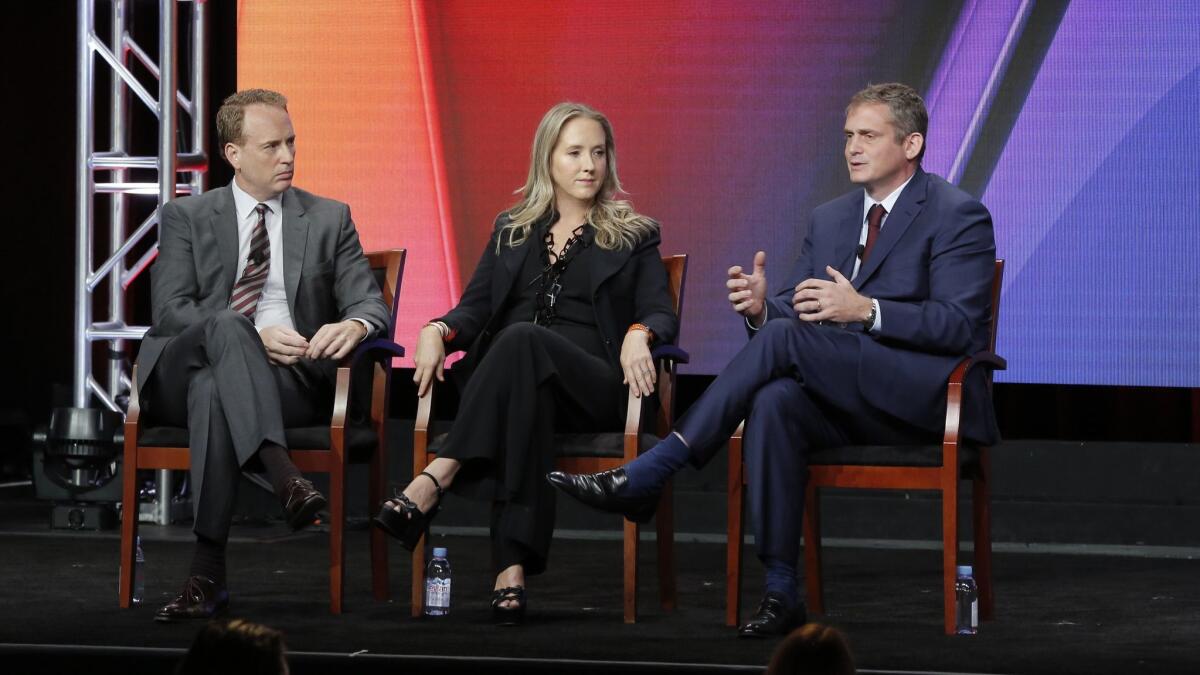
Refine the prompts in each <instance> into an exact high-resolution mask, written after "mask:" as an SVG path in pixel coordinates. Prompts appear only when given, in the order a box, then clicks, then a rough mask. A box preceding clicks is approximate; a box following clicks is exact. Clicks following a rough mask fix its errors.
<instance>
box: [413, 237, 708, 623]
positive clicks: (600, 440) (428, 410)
mask: <svg viewBox="0 0 1200 675" xmlns="http://www.w3.org/2000/svg"><path fill="white" fill-rule="evenodd" d="M663 265H664V266H666V268H667V276H668V286H669V289H670V292H671V300H672V303H673V305H674V308H675V314H676V316H680V315H681V313H682V311H683V285H684V279H685V277H686V275H687V256H686V255H675V256H667V257H664V258H663ZM652 355H653V356H654V358H655V360H656V361H657V362H658V400H659V406H658V412H657V417H656V419H655V420H654V423H653V426H651V420H649V419H648V418H649V415H647V414H646V412H647V408H648V407H649V406H648V405H647V398H638V397H635V396H634V395H633V394H630V395H629V404H628V406H629V407H628V410H627V412H626V417H625V430H624V432H612V433H593V434H556V435H555V446H556V447H557V448H558V451H559V456H558V458H557V460H556V461H555V467H556V468H558V469H561V470H563V471H570V472H572V473H592V472H596V471H606V470H608V469H615V468H617V467H619V466H621V465H623V464H626V463H628V462H630V461H632V460H633V459H634V458H635V457H637V456H638V454H640V453H641V452H643V451H644V450H646V449H647V448H649V447H651V446H653V445H654V444H655V443H657V442H658V440H659V438H660V437H662V436H665V435H666V434H667V433H669V432H670V429H671V425H672V423H673V413H674V402H675V399H674V392H675V374H676V372H675V371H676V366H677V365H678V364H680V363H687V362H688V355H687V353H686V352H684V351H683V350H681V349H679V348H678V347H675V346H674V345H662V346H659V347H658V348H656V349H654V351H653V352H652ZM432 411H433V389H430V391H429V393H428V394H427V395H426V396H425V397H424V398H420V399H418V400H417V419H416V424H415V428H414V431H413V474H412V475H414V476H416V475H417V474H419V473H421V472H422V471H424V470H425V467H426V466H427V465H428V464H429V462H431V461H433V460H434V458H436V457H437V449H438V448H439V447H440V446H441V443H442V441H443V439H444V438H445V433H444V431H445V429H441V428H435V427H434V426H431V421H430V418H431V416H432ZM435 426H443V425H440V424H439V425H435ZM624 526H625V531H624V620H625V623H634V622H635V621H636V620H637V588H638V570H637V560H638V535H639V530H640V526H639V525H638V524H636V523H631V522H629V521H628V520H626V521H624ZM655 527H656V530H657V542H658V592H659V601H660V602H661V603H662V606H663V608H664V609H668V610H672V609H674V608H675V601H676V592H675V560H674V551H675V527H674V513H673V511H672V499H671V487H670V485H669V484H668V486H667V488H666V489H665V490H664V491H663V495H662V501H661V502H659V506H658V511H657V515H656V516H655ZM412 561H413V564H412V615H413V616H414V617H416V616H420V614H421V612H422V610H423V608H424V601H425V594H424V590H425V585H424V578H423V574H424V571H425V549H424V540H422V541H421V542H420V543H418V544H417V546H416V548H414V549H413V552H412Z"/></svg>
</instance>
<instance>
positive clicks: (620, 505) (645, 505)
mask: <svg viewBox="0 0 1200 675" xmlns="http://www.w3.org/2000/svg"><path fill="white" fill-rule="evenodd" d="M546 480H548V481H550V484H551V485H553V486H554V487H556V488H558V489H559V490H562V491H563V492H565V493H567V494H569V495H571V496H572V497H574V498H575V499H578V500H579V501H581V502H583V503H584V504H587V505H588V506H591V507H592V508H596V509H600V510H601V511H609V512H611V513H619V514H621V515H623V516H625V517H626V518H628V519H629V520H631V521H633V522H635V523H644V522H646V521H648V520H650V519H651V518H653V517H654V510H655V509H656V508H657V507H658V498H659V496H660V494H659V493H657V492H655V493H654V494H651V495H647V496H644V497H622V496H621V494H620V493H621V488H623V487H625V485H626V483H628V482H629V478H628V477H627V476H626V475H625V469H623V468H616V469H610V470H608V471H601V472H600V473H579V474H575V473H565V472H563V471H551V472H550V473H549V474H547V476H546Z"/></svg>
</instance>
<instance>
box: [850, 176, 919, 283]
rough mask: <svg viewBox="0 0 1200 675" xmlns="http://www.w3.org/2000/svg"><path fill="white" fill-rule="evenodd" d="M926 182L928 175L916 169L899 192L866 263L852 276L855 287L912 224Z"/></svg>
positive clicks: (863, 280)
mask: <svg viewBox="0 0 1200 675" xmlns="http://www.w3.org/2000/svg"><path fill="white" fill-rule="evenodd" d="M928 183H929V176H928V175H927V174H926V173H925V172H924V171H922V170H920V169H917V173H916V174H915V175H913V177H912V181H911V182H909V184H908V187H906V188H904V192H901V193H900V198H899V199H897V200H896V205H895V206H894V207H893V208H892V212H891V213H889V214H888V216H887V219H886V220H884V221H883V229H882V230H880V231H879V238H878V239H876V240H875V247H874V248H872V249H871V257H870V258H868V259H867V262H866V264H864V265H863V266H862V269H860V270H859V271H858V276H857V277H855V278H854V282H853V283H854V288H855V289H859V288H862V286H863V284H864V283H866V281H867V279H870V278H871V275H872V274H874V273H875V270H877V269H879V265H880V264H882V262H883V259H884V258H886V257H887V255H888V253H890V252H891V250H892V248H893V247H894V246H895V245H896V242H898V241H900V238H901V237H903V236H904V233H905V231H907V230H908V226H909V225H912V222H913V219H914V218H916V217H917V214H918V213H920V212H921V208H922V206H924V204H925V192H926V188H927V186H928ZM860 207H861V205H860Z"/></svg>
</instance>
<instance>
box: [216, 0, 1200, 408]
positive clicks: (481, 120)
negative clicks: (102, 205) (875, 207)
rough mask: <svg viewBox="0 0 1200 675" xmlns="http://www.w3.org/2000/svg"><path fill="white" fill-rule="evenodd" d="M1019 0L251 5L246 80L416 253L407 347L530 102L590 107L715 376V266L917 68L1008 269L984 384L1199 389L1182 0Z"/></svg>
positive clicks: (748, 246) (507, 156) (825, 186)
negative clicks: (285, 103) (863, 102)
mask: <svg viewBox="0 0 1200 675" xmlns="http://www.w3.org/2000/svg"><path fill="white" fill-rule="evenodd" d="M1022 4H1023V3H1022V2H1020V0H989V1H988V2H983V1H981V0H980V1H975V0H964V1H962V2H920V3H914V2H904V1H901V0H892V1H888V0H874V1H870V2H865V1H864V2H849V3H829V2H796V1H795V0H784V1H777V2H776V1H763V2H755V3H745V2H741V1H740V0H711V1H707V2H702V1H688V0H660V1H659V2H653V3H647V2H643V1H640V0H617V1H613V2H600V3H597V2H585V1H576V0H555V1H545V2H541V1H531V2H491V1H486V0H442V1H439V2H420V1H397V0H387V1H380V2H355V3H328V2H324V1H322V0H306V1H300V2H298V1H296V0H256V1H255V2H243V3H242V4H241V5H240V7H239V17H238V20H239V25H238V31H239V32H238V84H239V86H241V87H245V86H258V85H262V86H272V87H277V88H280V89H282V90H283V91H285V92H286V93H287V94H288V95H289V97H290V98H291V100H292V112H293V117H294V118H295V120H296V123H297V127H298V129H297V131H298V134H299V137H300V141H299V145H300V148H301V150H300V162H299V164H298V177H297V182H298V184H299V185H300V186H302V187H307V188H309V189H312V190H314V191H316V192H318V193H323V194H328V195H331V196H334V197H338V198H341V199H344V200H346V201H348V202H350V203H351V204H352V206H353V208H354V213H355V215H356V220H357V222H358V224H359V226H360V229H361V231H362V233H363V239H364V242H365V243H366V245H367V246H368V247H380V246H405V247H407V248H409V249H410V251H411V257H410V261H411V262H410V264H409V266H408V268H407V274H406V277H407V278H406V279H405V289H404V294H403V297H402V303H403V306H402V310H401V311H402V313H403V315H404V316H405V317H406V320H405V322H404V323H402V325H401V326H400V328H399V337H400V339H401V340H402V341H408V342H411V339H412V336H413V335H415V332H416V328H417V326H419V325H420V324H421V323H423V322H424V321H425V320H426V319H428V318H429V317H432V316H435V315H437V314H440V313H442V312H443V311H445V309H446V308H447V307H449V306H450V305H451V304H452V303H453V302H454V301H455V300H456V298H457V296H458V293H459V292H460V289H461V287H462V284H463V282H464V280H465V279H466V278H467V277H468V276H469V274H470V272H471V270H472V269H473V267H474V265H475V262H476V260H477V258H478V255H479V252H480V250H481V248H482V246H483V243H484V241H485V240H486V237H487V233H488V232H489V229H490V226H491V222H492V219H493V217H494V216H495V215H496V213H497V212H498V211H500V210H501V209H503V208H505V207H506V206H508V205H509V204H511V203H512V202H513V200H514V196H513V194H512V192H513V190H514V189H515V188H516V187H518V186H519V185H520V184H521V183H522V182H523V180H524V175H525V171H526V168H527V164H528V155H529V145H530V141H531V138H532V135H533V130H534V128H535V126H536V124H537V121H538V119H539V118H540V116H541V114H542V113H543V112H544V111H545V110H546V109H547V108H548V107H549V106H550V105H552V104H553V103H555V102H557V101H560V100H580V101H584V102H587V103H589V104H591V105H593V106H595V107H597V108H599V109H600V110H602V111H604V112H605V113H607V114H608V115H609V117H610V118H611V119H612V121H613V124H614V126H615V129H616V134H617V142H618V146H617V147H618V155H619V159H620V165H619V166H620V174H621V178H622V180H623V181H624V183H625V186H626V188H627V190H628V191H629V193H630V195H631V199H632V200H633V201H634V203H635V204H636V205H637V207H638V208H639V210H642V211H644V212H645V213H648V214H650V215H652V216H654V217H656V218H658V219H660V220H661V221H662V223H663V224H664V247H663V250H664V252H665V253H680V252H684V253H688V254H690V255H691V256H692V260H691V270H690V277H689V283H688V286H689V287H688V305H687V308H686V311H685V316H684V325H683V337H684V340H685V341H686V343H687V346H688V348H689V349H690V351H691V352H692V354H693V357H694V358H693V361H692V365H691V366H690V367H689V369H688V370H687V372H692V373H714V372H716V371H718V370H719V369H720V368H721V366H722V365H723V364H724V363H725V362H726V361H727V359H728V357H729V354H730V353H731V352H732V351H733V350H735V349H736V348H737V346H738V345H739V344H740V343H741V342H742V340H744V335H743V331H742V329H741V327H740V324H739V322H738V321H737V320H736V318H735V317H734V316H733V315H732V314H731V313H730V312H729V310H728V309H727V304H726V302H725V301H724V295H725V291H724V287H723V281H724V270H725V269H726V268H727V267H729V266H730V265H733V264H743V265H745V264H748V263H749V262H750V260H751V257H752V256H753V254H754V251H755V250H756V249H758V248H762V249H765V250H766V251H767V255H768V271H769V273H770V272H774V274H775V275H776V279H778V278H780V277H781V276H782V274H783V273H784V270H785V269H786V268H787V267H788V266H789V264H790V262H791V259H792V257H793V256H794V255H795V254H796V252H797V250H798V248H799V244H800V241H801V239H802V238H803V236H804V233H805V230H806V228H807V223H806V218H807V213H808V212H809V211H810V210H811V209H812V208H813V207H814V206H816V205H817V204H819V203H820V202H822V201H825V200H827V199H830V198H832V197H835V196H837V195H838V194H840V193H842V192H844V191H845V190H848V189H850V186H849V184H848V183H847V182H846V178H845V168H844V163H843V160H842V157H841V126H842V122H843V119H844V106H845V102H846V100H847V99H848V97H849V96H850V95H851V94H853V93H854V92H855V91H856V90H858V89H859V88H861V87H862V86H863V85H865V84H866V83H868V82H881V81H887V80H902V81H906V82H910V83H912V84H913V85H915V86H916V87H918V88H919V89H920V90H921V91H922V92H923V94H924V95H925V96H926V100H927V102H928V104H929V107H930V110H931V115H932V121H931V131H930V134H929V139H928V141H929V142H928V145H929V153H928V156H927V158H926V167H927V169H929V170H930V171H932V172H935V173H938V174H942V175H945V176H948V177H949V178H950V179H951V180H955V181H957V182H959V183H960V184H962V185H963V186H964V188H966V189H968V190H969V191H971V192H973V193H974V194H976V195H977V196H979V197H981V198H982V199H983V201H984V203H985V204H987V205H988V206H989V207H990V209H991V210H992V213H993V216H994V218H995V222H996V236H997V243H998V247H999V255H1000V256H1002V257H1005V258H1007V259H1008V261H1009V264H1008V268H1007V278H1006V284H1005V289H1004V303H1003V308H1004V311H1003V313H1002V325H1001V330H1000V335H1001V338H1000V345H999V349H1000V351H1001V352H1002V353H1003V354H1004V355H1005V356H1006V357H1008V359H1009V363H1010V369H1009V371H1008V372H1006V373H1004V374H1002V375H1001V379H1003V380H1006V381H1011V382H1026V383H1059V384H1121V385H1151V386H1175V387H1196V386H1200V340H1198V339H1197V338H1196V335H1197V334H1200V282H1197V280H1196V274H1195V271H1194V270H1195V262H1194V261H1195V260H1196V259H1197V258H1198V257H1200V216H1198V215H1197V211H1196V209H1195V208H1194V207H1193V205H1192V204H1193V202H1194V201H1195V193H1196V188H1197V187H1198V184H1197V176H1198V175H1200V160H1198V159H1197V155H1196V153H1195V148H1196V147H1197V146H1198V145H1200V144H1198V143H1197V140H1200V139H1198V134H1200V125H1197V120H1198V119H1200V114H1198V113H1200V68H1198V67H1200V40H1197V39H1196V32H1195V29H1196V27H1197V26H1198V25H1200V5H1197V4H1195V3H1190V2H1175V3H1171V2H1137V3H1129V2H1087V1H1079V2H1074V3H1071V4H1070V5H1069V6H1068V5H1066V4H1065V3H1033V4H1036V7H1035V8H1034V9H1033V10H1031V11H1030V12H1029V13H1028V14H1022V12H1021V6H1022ZM1005 55H1008V56H1009V57H1010V59H1008V60H1006V59H1005ZM1006 63H1007V64H1008V67H1007V68H1004V67H1002V65H1003V64H1006ZM989 83H990V85H991V86H990V88H989ZM989 90H990V91H995V92H996V95H995V96H994V97H989V96H987V95H986V92H988V91H989ZM885 320H886V317H885Z"/></svg>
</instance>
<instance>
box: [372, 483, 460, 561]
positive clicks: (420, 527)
mask: <svg viewBox="0 0 1200 675" xmlns="http://www.w3.org/2000/svg"><path fill="white" fill-rule="evenodd" d="M417 475H418V476H425V477H426V478H428V479H429V480H431V481H433V486H434V487H435V488H437V501H436V502H434V503H433V506H431V507H430V508H429V512H428V513H426V512H423V511H421V509H418V508H417V505H416V504H415V503H413V501H412V500H411V499H409V498H408V495H405V494H404V493H403V492H401V491H397V492H396V494H395V496H393V497H392V498H391V499H390V500H388V501H391V502H393V503H396V504H399V505H400V510H399V511H397V510H396V509H395V508H394V507H390V506H388V505H387V504H386V503H385V504H384V505H383V506H382V507H381V508H380V509H379V515H377V516H375V517H374V518H372V519H371V522H372V523H374V524H375V525H376V526H377V527H379V528H380V529H382V530H383V531H384V532H387V533H388V534H390V535H392V536H393V537H395V538H396V539H399V540H400V545H401V546H403V547H404V548H406V549H408V550H410V551H411V550H413V548H415V547H416V545H417V542H419V541H421V536H422V535H424V534H425V533H426V532H428V531H429V524H430V523H432V522H433V517H434V516H436V515H437V513H438V511H440V510H442V495H443V494H445V490H443V489H442V484H441V483H439V482H438V479H436V478H434V477H433V474H431V473H429V472H428V471H422V472H421V473H419V474H417Z"/></svg>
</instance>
